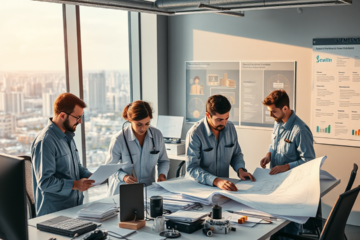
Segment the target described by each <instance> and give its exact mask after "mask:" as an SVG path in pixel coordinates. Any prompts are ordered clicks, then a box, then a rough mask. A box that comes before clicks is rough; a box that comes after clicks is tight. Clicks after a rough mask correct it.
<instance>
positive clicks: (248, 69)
mask: <svg viewBox="0 0 360 240" xmlns="http://www.w3.org/2000/svg"><path fill="white" fill-rule="evenodd" d="M240 71H241V78H240V116H241V119H240V122H241V124H240V125H241V126H242V127H251V128H254V127H255V128H257V127H261V128H273V127H274V119H273V118H272V117H271V116H270V112H269V111H268V109H267V108H266V106H264V105H263V104H262V101H263V100H264V98H265V97H267V96H268V95H269V94H270V93H271V92H272V91H274V90H279V89H282V90H285V91H286V93H287V94H288V95H289V98H290V108H291V109H293V110H295V92H296V91H295V86H296V62H294V61H292V62H285V61H284V62H253V61H251V62H250V61H248V62H241V68H240Z"/></svg>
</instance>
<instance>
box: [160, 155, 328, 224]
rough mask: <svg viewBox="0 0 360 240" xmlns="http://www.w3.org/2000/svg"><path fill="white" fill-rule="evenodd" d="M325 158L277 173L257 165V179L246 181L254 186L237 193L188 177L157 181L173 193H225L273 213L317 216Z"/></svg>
mask: <svg viewBox="0 0 360 240" xmlns="http://www.w3.org/2000/svg"><path fill="white" fill-rule="evenodd" d="M325 159H326V157H320V158H317V159H314V160H311V161H309V162H307V163H305V164H302V165H300V166H298V167H296V168H293V169H291V170H289V171H287V172H284V173H279V174H276V175H269V169H261V168H257V169H256V170H255V172H254V174H253V175H254V177H255V178H256V181H255V182H247V181H244V182H243V183H244V184H246V185H250V186H251V187H250V188H248V189H247V190H239V191H237V192H230V191H226V190H220V189H218V188H215V187H211V186H206V185H202V184H199V183H198V182H196V181H193V180H190V179H186V178H184V179H178V180H174V181H166V182H158V183H157V184H158V185H160V186H162V187H163V188H165V189H167V190H168V191H171V192H175V193H181V194H186V195H189V196H193V197H198V198H203V199H211V198H212V196H213V195H214V194H221V195H224V196H226V197H228V198H231V199H233V200H234V201H237V202H241V203H243V204H245V205H247V206H249V207H252V208H255V209H258V210H260V211H263V212H267V213H270V214H276V215H282V216H289V217H292V216H295V217H302V218H306V217H314V216H315V215H316V211H317V208H318V204H319V198H320V176H319V173H320V171H319V169H320V164H321V163H322V162H323V161H324V160H325ZM238 184H241V183H238Z"/></svg>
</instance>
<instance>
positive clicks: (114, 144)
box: [106, 100, 170, 195]
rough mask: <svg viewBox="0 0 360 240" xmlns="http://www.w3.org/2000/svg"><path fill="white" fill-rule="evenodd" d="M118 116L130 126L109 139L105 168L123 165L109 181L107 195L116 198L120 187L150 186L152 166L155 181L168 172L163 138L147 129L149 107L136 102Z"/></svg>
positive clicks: (152, 179) (152, 176)
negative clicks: (156, 171)
mask: <svg viewBox="0 0 360 240" xmlns="http://www.w3.org/2000/svg"><path fill="white" fill-rule="evenodd" d="M122 116H123V118H124V119H125V120H127V121H128V122H130V125H129V126H128V127H126V128H123V129H122V130H121V131H120V132H118V133H117V134H115V136H113V137H112V139H111V143H110V147H109V153H108V158H107V160H106V164H117V163H127V164H126V166H125V167H122V168H121V169H120V170H119V171H118V172H116V173H115V174H114V175H112V176H111V177H110V178H109V191H108V195H114V194H118V193H119V186H120V185H121V184H131V183H136V182H139V183H145V184H146V185H151V184H152V183H153V182H155V166H156V165H157V167H158V178H157V181H166V177H167V174H168V171H169V168H170V162H169V158H168V156H167V154H166V150H165V143H164V139H163V136H162V134H161V132H160V131H159V130H158V129H156V128H154V127H151V126H150V120H151V119H152V109H151V107H150V104H149V103H148V102H145V101H140V100H138V101H135V102H133V103H130V104H128V105H127V106H126V107H125V108H124V110H123V113H122Z"/></svg>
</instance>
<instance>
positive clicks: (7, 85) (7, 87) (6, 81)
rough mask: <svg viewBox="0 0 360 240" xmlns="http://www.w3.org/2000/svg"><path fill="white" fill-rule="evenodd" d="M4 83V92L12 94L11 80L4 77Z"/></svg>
mask: <svg viewBox="0 0 360 240" xmlns="http://www.w3.org/2000/svg"><path fill="white" fill-rule="evenodd" d="M3 82H4V91H5V92H10V91H11V78H9V77H4V78H3Z"/></svg>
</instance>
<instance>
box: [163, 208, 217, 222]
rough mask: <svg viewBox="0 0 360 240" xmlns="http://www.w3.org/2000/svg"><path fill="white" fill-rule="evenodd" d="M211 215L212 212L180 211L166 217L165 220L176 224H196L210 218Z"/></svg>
mask: <svg viewBox="0 0 360 240" xmlns="http://www.w3.org/2000/svg"><path fill="white" fill-rule="evenodd" d="M209 214H210V212H200V211H183V210H179V211H177V212H175V213H172V214H169V215H165V218H166V219H169V220H172V221H175V222H195V221H197V220H199V219H201V218H204V217H206V216H208V215H209Z"/></svg>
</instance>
